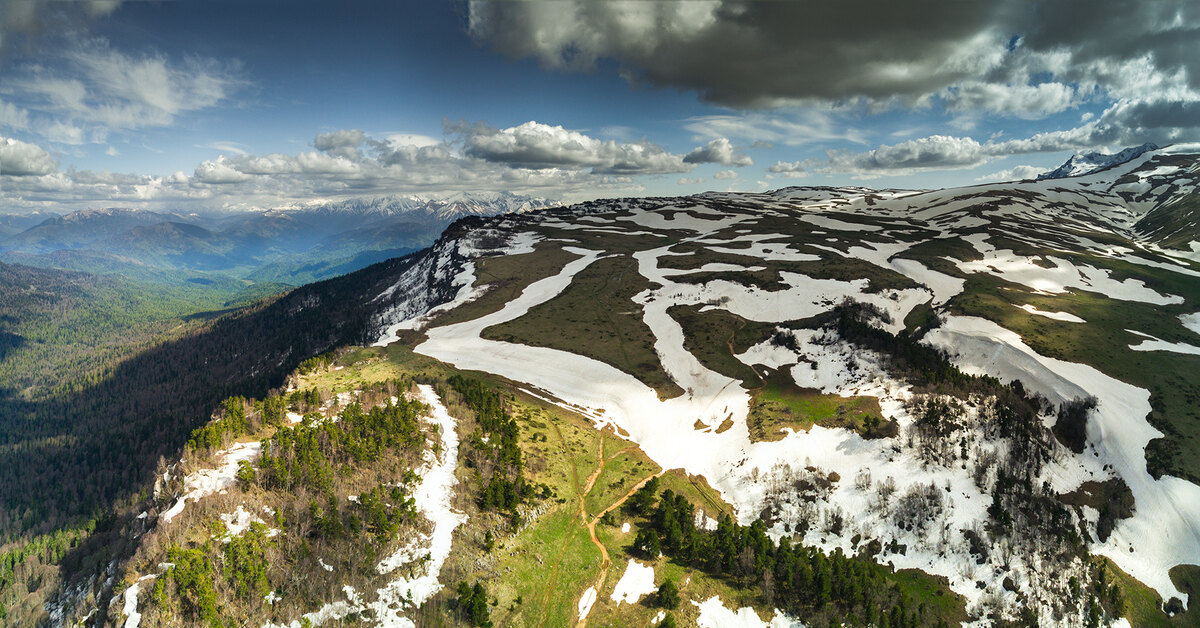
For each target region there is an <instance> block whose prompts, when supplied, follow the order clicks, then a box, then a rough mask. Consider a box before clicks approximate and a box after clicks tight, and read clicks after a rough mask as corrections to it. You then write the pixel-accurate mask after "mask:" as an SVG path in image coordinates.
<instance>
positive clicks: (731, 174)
mask: <svg viewBox="0 0 1200 628" xmlns="http://www.w3.org/2000/svg"><path fill="white" fill-rule="evenodd" d="M713 178H714V179H736V178H738V173H737V171H736V170H721V171H719V172H717V173H716V174H714V175H713Z"/></svg>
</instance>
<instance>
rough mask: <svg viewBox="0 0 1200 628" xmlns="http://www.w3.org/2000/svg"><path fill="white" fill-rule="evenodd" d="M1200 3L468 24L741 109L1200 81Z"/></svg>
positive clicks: (803, 8)
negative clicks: (976, 86) (977, 84)
mask: <svg viewBox="0 0 1200 628" xmlns="http://www.w3.org/2000/svg"><path fill="white" fill-rule="evenodd" d="M1101 5H1103V6H1101ZM1198 10H1200V9H1198V8H1197V6H1196V3H1193V2H1188V1H1186V0H1174V1H1172V0H1167V1H1163V2H1155V3H1138V2H1115V1H1106V2H1103V3H1096V2H1090V1H1089V2H1083V1H1076V0H1072V1H1055V0H1043V1H1040V2H1029V1H1027V0H1011V1H1005V2H960V1H958V0H924V1H921V2H907V3H899V2H894V1H891V0H857V1H848V2H825V1H796V2H735V1H732V0H731V1H717V0H714V1H711V2H703V1H688V2H646V1H633V2H585V1H583V0H569V1H568V0H564V1H561V2H514V1H504V2H491V1H488V0H474V1H473V2H471V3H470V28H471V32H472V34H473V35H474V36H475V37H476V38H477V39H479V40H481V41H484V42H487V43H488V44H489V45H491V46H492V47H494V48H495V49H497V50H499V51H501V52H503V53H505V54H507V55H509V56H511V57H514V58H525V57H534V58H536V59H538V60H539V61H540V62H541V63H542V64H543V65H544V66H547V67H550V68H557V69H569V70H590V69H593V68H594V67H596V63H597V61H599V60H601V59H613V60H615V61H616V62H617V63H619V64H620V67H621V71H622V73H623V74H624V75H625V76H626V77H627V78H628V79H629V80H630V81H631V82H633V83H648V84H653V85H658V86H666V87H676V88H682V89H690V90H696V91H697V92H699V94H700V95H701V97H702V98H703V99H705V100H708V101H711V102H715V103H719V104H723V105H728V106H733V107H764V106H775V105H780V104H785V103H788V102H795V101H806V100H807V101H814V100H815V101H834V102H848V101H856V100H864V101H867V102H869V103H874V104H876V105H879V104H887V103H892V102H896V103H903V104H912V103H916V102H921V101H923V100H925V99H928V98H930V97H934V96H939V95H942V94H943V90H946V88H949V87H952V86H956V85H958V84H960V83H962V82H964V81H968V80H970V81H983V82H984V83H985V84H992V85H1017V86H1022V85H1029V84H1035V83H1036V84H1040V83H1046V82H1056V81H1057V82H1062V81H1070V82H1073V83H1079V84H1086V85H1089V86H1090V85H1095V86H1098V87H1099V88H1100V89H1108V88H1110V87H1111V88H1114V89H1118V90H1119V89H1123V88H1125V87H1128V86H1129V85H1131V84H1132V85H1136V84H1137V83H1138V80H1140V79H1139V77H1138V76H1137V74H1145V72H1146V71H1149V72H1151V73H1155V74H1160V75H1172V78H1173V80H1176V82H1177V83H1180V82H1181V85H1180V86H1183V87H1194V86H1197V85H1200V78H1198V77H1197V76H1196V73H1197V72H1198V71H1200V70H1197V69H1196V68H1195V67H1193V66H1194V64H1192V63H1191V60H1192V59H1195V58H1198V55H1200V37H1197V36H1196V35H1197V33H1196V26H1195V25H1196V22H1197V20H1196V18H1197V15H1196V13H1197V11H1198ZM1177 71H1181V72H1183V74H1184V75H1183V76H1174V75H1175V74H1176V72H1177ZM1035 76H1037V77H1043V78H1042V79H1039V80H1038V81H1034V80H1033V79H1032V77H1035ZM1047 76H1048V77H1051V78H1050V79H1049V80H1044V77H1047ZM1142 78H1144V77H1142ZM1131 81H1132V82H1131ZM974 93H975V92H974V91H971V90H968V93H967V95H973V94H974ZM1028 96H1029V98H1032V99H1034V100H1035V101H1036V103H1034V104H1032V105H1030V104H1028V103H1023V102H1020V101H1018V102H1013V103H1011V106H1012V107H1014V108H1015V109H1016V110H1017V111H1019V112H1027V113H1028V112H1037V111H1045V110H1046V108H1047V106H1052V107H1058V108H1061V106H1062V104H1061V101H1062V99H1063V94H1062V89H1061V88H1055V90H1054V91H1053V92H1050V91H1047V90H1044V89H1043V90H1040V91H1037V90H1034V91H1029V92H1028ZM1047 101H1049V103H1048V102H1047ZM967 104H974V105H975V106H978V104H979V103H972V102H971V101H968V102H967Z"/></svg>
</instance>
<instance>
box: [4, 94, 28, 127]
mask: <svg viewBox="0 0 1200 628" xmlns="http://www.w3.org/2000/svg"><path fill="white" fill-rule="evenodd" d="M0 128H8V129H13V130H17V131H22V130H25V129H27V128H29V112H28V111H25V110H24V109H22V108H20V107H18V106H16V105H14V104H12V103H8V102H4V101H3V100H0Z"/></svg>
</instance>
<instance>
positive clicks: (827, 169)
mask: <svg viewBox="0 0 1200 628" xmlns="http://www.w3.org/2000/svg"><path fill="white" fill-rule="evenodd" d="M1085 120H1086V121H1085V122H1084V123H1083V124H1082V125H1080V126H1078V127H1075V128H1070V129H1062V130H1056V131H1045V132H1042V133H1035V134H1033V135H1031V136H1029V137H1025V138H1015V139H1008V140H1002V139H1000V138H999V137H996V138H993V139H989V140H987V141H986V142H982V143H981V142H979V141H977V140H975V139H972V138H970V137H955V136H947V135H931V136H928V137H922V138H918V139H913V140H909V141H906V142H901V143H898V144H893V145H882V146H879V147H877V148H875V149H873V150H869V151H864V152H853V151H848V150H844V149H843V150H830V151H827V152H826V157H827V160H826V161H825V162H824V163H816V162H814V163H812V164H811V166H812V169H813V170H814V171H817V172H822V173H827V174H854V175H861V176H872V175H902V174H911V173H914V172H920V171H928V170H947V169H963V168H973V167H976V166H979V165H982V164H984V163H987V162H989V161H992V160H994V159H998V158H1002V157H1008V156H1013V155H1025V154H1032V153H1046V152H1058V151H1069V150H1071V151H1082V150H1093V149H1116V148H1120V147H1124V146H1131V145H1140V144H1143V143H1145V142H1153V143H1155V144H1159V145H1166V144H1171V143H1174V142H1179V141H1186V140H1190V139H1193V138H1196V137H1200V100H1196V101H1173V100H1133V99H1123V100H1119V101H1117V102H1115V103H1113V104H1112V105H1111V106H1110V107H1109V108H1108V109H1106V110H1105V111H1104V112H1103V113H1102V114H1100V116H1099V117H1095V118H1085ZM785 165H789V164H785V163H784V162H780V163H779V164H776V166H772V167H771V168H768V170H769V171H771V172H775V170H773V168H775V167H779V168H781V172H782V168H784V166H785ZM797 165H802V164H797Z"/></svg>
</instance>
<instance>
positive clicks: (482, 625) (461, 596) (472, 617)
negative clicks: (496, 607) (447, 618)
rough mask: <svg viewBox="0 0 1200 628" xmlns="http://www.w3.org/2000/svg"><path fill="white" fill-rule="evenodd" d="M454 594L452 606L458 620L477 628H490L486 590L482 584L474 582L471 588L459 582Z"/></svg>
mask: <svg viewBox="0 0 1200 628" xmlns="http://www.w3.org/2000/svg"><path fill="white" fill-rule="evenodd" d="M455 593H456V596H455V598H454V602H453V604H452V605H453V607H454V610H455V612H456V613H457V614H458V618H459V620H461V621H463V622H466V623H467V624H469V625H471V626H476V627H477V628H492V620H491V613H490V612H489V611H488V595H487V589H486V588H485V587H484V586H483V584H482V583H480V582H476V583H475V585H474V586H472V585H469V584H467V583H466V582H459V583H458V588H457V589H455Z"/></svg>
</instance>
